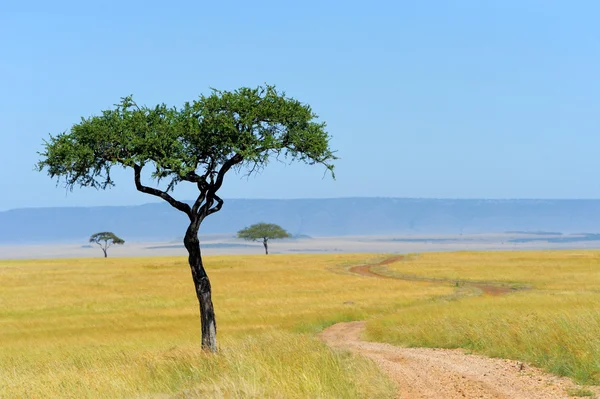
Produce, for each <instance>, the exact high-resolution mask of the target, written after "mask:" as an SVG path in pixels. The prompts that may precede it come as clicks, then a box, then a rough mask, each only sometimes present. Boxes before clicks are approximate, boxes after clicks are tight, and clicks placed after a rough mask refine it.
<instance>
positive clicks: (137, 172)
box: [133, 164, 192, 219]
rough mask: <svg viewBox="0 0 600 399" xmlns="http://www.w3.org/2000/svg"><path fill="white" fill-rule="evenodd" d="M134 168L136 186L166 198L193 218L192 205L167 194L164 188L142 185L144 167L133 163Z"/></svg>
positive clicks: (139, 189)
mask: <svg viewBox="0 0 600 399" xmlns="http://www.w3.org/2000/svg"><path fill="white" fill-rule="evenodd" d="M133 170H134V172H135V188H136V189H137V190H138V191H140V192H142V193H144V194H151V195H154V196H156V197H160V198H162V199H164V200H165V201H167V202H168V203H169V204H170V205H171V206H172V207H174V208H176V209H178V210H180V211H181V212H183V213H185V214H186V215H188V217H189V218H190V219H191V218H192V209H191V208H190V206H189V205H188V204H186V203H184V202H181V201H177V200H176V199H175V198H173V197H171V196H170V195H169V194H167V193H166V192H164V191H162V190H158V189H156V188H153V187H147V186H144V185H142V182H141V175H142V167H141V166H139V165H137V164H136V165H133Z"/></svg>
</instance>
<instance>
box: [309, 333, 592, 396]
mask: <svg viewBox="0 0 600 399" xmlns="http://www.w3.org/2000/svg"><path fill="white" fill-rule="evenodd" d="M364 327H365V322H364V321H358V322H350V323H338V324H335V325H333V326H331V327H329V328H327V329H325V330H324V331H323V332H322V333H321V334H320V338H321V339H322V340H323V341H324V342H325V343H327V344H328V345H329V346H331V347H333V348H340V349H348V350H350V351H352V352H354V353H358V354H360V355H363V356H366V357H368V358H370V359H372V360H374V361H375V363H376V364H377V365H379V366H380V367H381V368H382V369H383V370H384V371H385V372H386V373H387V374H388V375H389V376H390V377H391V378H392V379H393V380H394V381H395V382H396V383H397V385H398V395H397V397H398V398H402V399H413V398H436V399H440V398H441V399H455V398H461V399H462V398H506V399H546V398H568V397H570V396H568V394H567V390H568V389H569V388H575V387H577V386H576V385H575V384H574V383H572V382H571V381H570V380H569V379H567V378H564V377H556V376H553V375H550V374H547V373H544V372H542V371H540V370H538V369H536V368H533V367H530V366H526V365H522V364H521V363H520V362H516V361H512V360H504V359H491V358H487V357H484V356H479V355H467V354H465V353H464V351H462V350H460V349H457V350H448V349H429V348H400V347H396V346H393V345H389V344H380V343H374V342H366V341H362V340H361V339H360V335H361V333H362V331H363V330H364ZM596 394H598V392H596Z"/></svg>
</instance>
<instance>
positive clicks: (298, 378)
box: [0, 255, 452, 398]
mask: <svg viewBox="0 0 600 399" xmlns="http://www.w3.org/2000/svg"><path fill="white" fill-rule="evenodd" d="M381 258H382V257H381V256H379V257H378V256H366V255H295V256H279V255H269V256H268V257H266V256H244V257H242V256H236V257H233V256H232V257H207V258H206V266H207V269H208V272H209V274H210V277H211V279H212V283H213V291H214V302H215V308H216V312H217V326H218V338H219V346H220V352H219V354H217V355H207V354H204V353H202V352H201V351H200V350H199V341H200V339H199V320H198V307H197V302H196V298H195V294H194V292H193V287H192V283H191V277H190V272H189V268H188V266H187V264H186V259H184V258H139V259H112V258H109V259H79V260H78V259H68V260H44V261H2V262H0V286H1V291H0V397H1V398H5V397H6V398H85V397H94V398H98V397H106V398H121V397H128V398H129V397H144V398H145V397H157V398H158V397H171V396H175V397H182V396H184V397H198V398H204V397H244V398H245V397H257V398H269V397H284V398H306V397H311V398H341V397H343V398H353V397H373V398H376V397H390V396H391V395H392V391H393V387H392V385H391V384H390V382H389V381H388V380H387V379H386V378H385V377H383V376H382V374H381V372H380V371H378V370H377V368H376V367H375V366H374V365H373V364H372V363H370V362H368V361H366V360H364V359H362V358H358V357H355V356H351V355H349V354H346V353H339V352H334V351H332V350H330V349H328V348H327V347H325V346H324V345H323V344H322V343H321V342H320V341H319V340H318V339H317V338H316V335H315V333H316V332H318V331H320V330H321V329H322V328H323V327H325V326H327V325H329V324H332V323H334V322H337V321H341V320H356V319H363V318H368V317H370V316H374V315H384V314H389V313H392V312H395V311H397V310H399V309H403V308H406V307H408V306H414V305H416V304H418V303H426V302H428V301H429V299H430V298H432V297H435V296H440V295H447V294H448V293H450V292H451V290H452V288H450V287H447V286H446V287H444V286H439V285H434V284H430V283H412V282H404V281H392V280H378V279H373V278H365V277H358V276H353V275H349V274H344V273H335V272H334V271H343V266H344V265H349V264H359V263H363V262H370V261H373V260H378V259H381Z"/></svg>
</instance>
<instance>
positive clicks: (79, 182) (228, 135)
mask: <svg viewBox="0 0 600 399" xmlns="http://www.w3.org/2000/svg"><path fill="white" fill-rule="evenodd" d="M115 107H116V108H115V109H112V110H106V111H103V112H102V114H101V115H97V116H92V117H89V118H82V119H81V121H80V122H79V123H78V124H76V125H73V126H72V127H71V129H70V131H69V132H64V133H61V134H58V135H56V136H52V135H50V139H49V140H48V141H46V140H45V141H44V143H45V150H44V151H43V152H41V153H40V155H41V157H42V159H41V160H40V162H39V163H38V164H37V168H38V170H40V171H41V170H43V169H44V168H47V171H48V174H49V175H50V176H51V177H53V178H54V177H57V178H59V179H62V181H63V182H64V183H65V185H66V186H67V187H68V188H70V189H72V188H73V187H75V186H82V187H95V188H100V189H105V188H107V187H109V186H113V185H114V184H115V183H114V181H113V179H112V177H111V170H112V168H113V167H115V166H123V167H131V168H133V169H134V173H135V174H134V179H135V184H136V187H137V189H138V190H139V191H142V192H145V193H147V194H152V195H155V196H158V197H161V198H163V199H165V200H166V201H168V202H169V203H170V204H171V205H173V206H174V207H176V208H177V209H179V210H181V211H183V212H185V213H187V214H188V215H191V214H192V213H198V211H200V209H199V208H200V206H201V205H202V203H203V202H204V201H206V202H205V203H204V205H205V206H204V208H203V209H202V214H203V216H206V215H208V214H210V213H213V212H215V211H218V210H219V209H220V207H221V206H222V201H221V200H220V198H219V197H218V196H215V195H214V194H215V193H216V192H217V190H218V189H219V188H220V187H221V185H222V183H223V178H224V176H225V173H226V172H227V171H229V170H230V169H231V168H232V167H237V168H240V169H241V168H245V170H246V172H247V173H248V174H251V173H252V172H255V171H258V170H260V169H261V168H263V167H264V166H265V165H266V164H267V163H268V162H269V159H270V157H271V156H275V157H279V156H283V157H287V158H290V159H291V160H297V161H302V162H305V163H308V164H322V165H324V166H325V167H326V168H327V169H328V170H329V171H331V173H332V174H333V163H332V161H333V160H335V159H336V157H335V155H334V153H333V152H332V151H331V149H330V148H329V140H330V136H329V134H328V133H327V132H326V131H325V123H324V122H318V121H317V120H316V119H317V115H315V114H314V113H313V112H312V109H311V107H310V106H309V105H306V104H302V103H300V102H299V101H297V100H295V99H292V98H287V97H285V93H279V92H278V91H277V90H276V88H275V87H274V86H266V87H258V88H255V89H251V88H241V89H238V90H236V91H234V92H229V91H219V90H215V89H213V90H212V93H211V94H210V95H208V96H204V95H202V96H200V98H199V99H197V100H194V101H193V102H191V103H190V102H186V103H185V104H184V105H183V107H181V108H175V107H167V106H166V105H165V104H160V105H157V106H155V107H152V108H149V107H146V106H142V107H140V106H138V105H137V104H136V103H135V102H134V101H133V98H132V96H128V97H125V98H122V101H121V102H120V103H119V104H116V105H115ZM146 166H149V167H151V168H152V177H153V178H154V179H156V180H157V181H158V182H160V181H163V180H166V181H167V182H168V184H167V187H166V189H165V190H158V189H154V188H151V187H145V186H143V185H142V184H141V171H142V169H143V168H144V167H146ZM182 181H187V182H191V183H194V184H197V185H198V187H199V189H200V192H201V193H205V194H206V195H205V196H204V197H205V198H201V200H200V201H197V203H196V204H194V205H195V206H194V207H193V208H190V207H189V206H188V205H187V204H184V203H182V202H179V201H175V199H174V198H172V197H171V196H170V195H169V192H171V191H172V190H173V188H174V187H175V186H176V185H177V184H178V183H180V182H182Z"/></svg>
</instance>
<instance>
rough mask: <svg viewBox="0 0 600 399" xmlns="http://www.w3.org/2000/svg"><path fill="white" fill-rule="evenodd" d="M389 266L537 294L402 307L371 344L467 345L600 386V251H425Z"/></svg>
mask: <svg viewBox="0 0 600 399" xmlns="http://www.w3.org/2000/svg"><path fill="white" fill-rule="evenodd" d="M389 269H390V270H392V271H393V272H394V273H397V274H402V275H413V276H422V277H429V278H447V279H450V280H471V281H473V280H489V281H497V282H505V283H506V282H508V283H511V284H515V285H517V286H524V285H529V286H531V287H532V289H531V290H527V291H521V292H518V293H513V294H509V295H507V296H504V297H497V296H483V297H474V298H466V299H463V300H460V301H438V302H436V303H430V304H426V305H423V306H419V307H415V308H410V309H405V310H401V311H400V312H397V313H395V314H392V315H388V316H385V317H381V318H379V319H377V320H373V321H372V322H370V323H369V324H368V325H367V334H368V336H369V338H370V339H373V340H378V341H387V342H391V343H395V344H399V345H406V346H430V347H445V348H457V347H462V348H466V349H470V350H474V351H476V352H479V353H483V354H486V355H489V356H498V357H505V358H512V359H518V360H524V361H528V362H532V363H534V364H535V365H538V366H541V367H544V368H545V369H547V370H549V371H551V372H553V373H556V374H559V375H567V376H570V377H574V378H575V379H576V380H577V381H578V382H581V383H587V384H600V339H599V338H598V337H600V252H598V251H547V252H495V253H491V252H490V253H475V252H462V253H438V254H422V255H418V256H413V257H409V260H407V261H402V262H398V263H395V264H393V265H390V266H389Z"/></svg>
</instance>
